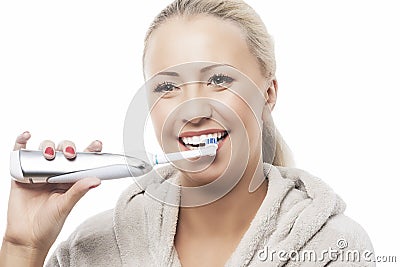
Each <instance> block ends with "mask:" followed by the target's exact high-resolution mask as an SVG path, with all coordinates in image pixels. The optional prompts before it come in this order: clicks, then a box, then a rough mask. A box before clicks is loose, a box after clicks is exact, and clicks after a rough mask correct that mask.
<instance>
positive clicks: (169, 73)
mask: <svg viewBox="0 0 400 267" xmlns="http://www.w3.org/2000/svg"><path fill="white" fill-rule="evenodd" d="M221 66H228V67H232V68H234V67H233V66H232V65H229V64H214V65H210V66H207V67H204V68H202V69H201V70H200V73H204V72H206V71H209V70H210V69H213V68H217V67H221ZM159 75H164V76H173V77H179V73H177V72H174V71H162V72H159V73H157V74H156V76H159Z"/></svg>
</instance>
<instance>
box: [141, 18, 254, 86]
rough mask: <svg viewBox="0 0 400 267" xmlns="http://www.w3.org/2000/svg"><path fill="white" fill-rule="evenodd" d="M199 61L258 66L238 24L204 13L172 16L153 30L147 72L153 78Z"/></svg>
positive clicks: (148, 47) (148, 50) (149, 42)
mask: <svg viewBox="0 0 400 267" xmlns="http://www.w3.org/2000/svg"><path fill="white" fill-rule="evenodd" d="M197 61H208V62H216V63H221V64H228V65H232V66H234V67H235V68H237V69H239V70H240V69H246V68H247V69H248V68H249V67H250V66H249V65H253V66H254V64H256V65H257V60H256V58H255V57H254V56H253V55H252V54H251V53H250V50H249V47H248V45H247V42H246V36H245V34H244V32H243V30H242V29H241V28H240V27H239V26H238V25H236V23H234V22H231V21H226V20H222V19H219V18H216V17H213V16H207V15H200V16H195V17H192V18H187V17H174V18H171V19H168V20H167V21H166V22H164V23H163V24H162V25H160V26H159V27H158V28H157V29H156V30H155V31H154V32H153V33H152V35H151V37H150V39H149V40H148V45H147V50H146V56H145V59H144V72H145V75H146V77H147V78H149V77H151V76H153V75H154V74H156V73H158V72H160V71H162V70H164V69H167V68H169V67H171V66H175V65H179V64H183V63H188V62H197Z"/></svg>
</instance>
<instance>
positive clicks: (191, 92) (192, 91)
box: [180, 83, 213, 124]
mask: <svg viewBox="0 0 400 267" xmlns="http://www.w3.org/2000/svg"><path fill="white" fill-rule="evenodd" d="M185 87H186V88H184V89H183V91H184V94H185V102H184V103H182V106H181V109H180V114H181V119H182V122H183V123H187V122H191V123H193V124H199V123H201V122H202V121H204V120H208V119H210V118H212V113H213V109H212V106H211V103H210V100H209V98H207V97H206V94H205V90H206V88H204V84H202V83H196V84H188V85H186V86H185Z"/></svg>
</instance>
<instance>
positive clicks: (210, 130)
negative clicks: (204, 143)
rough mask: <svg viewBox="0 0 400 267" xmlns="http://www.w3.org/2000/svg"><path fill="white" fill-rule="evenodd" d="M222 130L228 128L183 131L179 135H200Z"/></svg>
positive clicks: (180, 136)
mask: <svg viewBox="0 0 400 267" xmlns="http://www.w3.org/2000/svg"><path fill="white" fill-rule="evenodd" d="M220 132H226V130H224V129H207V130H203V131H190V132H183V133H181V134H180V135H179V138H182V137H192V136H199V135H203V134H204V135H205V134H213V133H220Z"/></svg>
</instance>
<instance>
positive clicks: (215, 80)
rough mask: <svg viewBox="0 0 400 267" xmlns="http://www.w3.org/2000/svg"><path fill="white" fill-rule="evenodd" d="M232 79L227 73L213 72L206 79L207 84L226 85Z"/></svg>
mask: <svg viewBox="0 0 400 267" xmlns="http://www.w3.org/2000/svg"><path fill="white" fill-rule="evenodd" d="M233 81H234V79H233V78H232V77H229V76H228V75H225V74H214V75H213V76H212V77H211V78H210V79H208V81H207V85H213V86H225V87H227V86H228V85H229V84H231V83H232V82H233Z"/></svg>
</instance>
